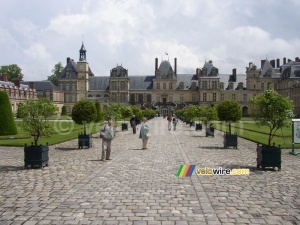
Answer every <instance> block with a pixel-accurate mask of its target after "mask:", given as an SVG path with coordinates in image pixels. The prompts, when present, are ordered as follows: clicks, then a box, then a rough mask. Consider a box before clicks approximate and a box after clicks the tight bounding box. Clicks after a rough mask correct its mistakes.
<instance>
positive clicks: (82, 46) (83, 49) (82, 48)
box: [80, 42, 86, 51]
mask: <svg viewBox="0 0 300 225" xmlns="http://www.w3.org/2000/svg"><path fill="white" fill-rule="evenodd" d="M80 51H86V50H85V47H84V44H83V42H82V45H81V48H80Z"/></svg>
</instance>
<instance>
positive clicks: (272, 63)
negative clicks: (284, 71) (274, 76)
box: [270, 59, 275, 68]
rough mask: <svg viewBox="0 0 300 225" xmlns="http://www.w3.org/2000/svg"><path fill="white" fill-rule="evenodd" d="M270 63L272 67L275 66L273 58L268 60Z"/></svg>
mask: <svg viewBox="0 0 300 225" xmlns="http://www.w3.org/2000/svg"><path fill="white" fill-rule="evenodd" d="M270 63H271V66H272V67H273V68H275V59H272V60H271V61H270Z"/></svg>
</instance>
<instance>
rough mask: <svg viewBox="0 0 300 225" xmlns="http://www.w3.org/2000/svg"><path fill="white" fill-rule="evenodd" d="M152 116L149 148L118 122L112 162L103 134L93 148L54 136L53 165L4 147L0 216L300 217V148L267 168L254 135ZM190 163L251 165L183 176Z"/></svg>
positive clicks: (141, 224) (195, 220)
mask: <svg viewBox="0 0 300 225" xmlns="http://www.w3.org/2000/svg"><path fill="white" fill-rule="evenodd" d="M149 124H150V126H151V128H152V130H151V134H152V137H151V138H150V140H149V144H148V148H149V149H148V150H141V147H142V143H141V140H139V139H138V134H136V135H134V134H132V131H131V129H130V130H129V131H124V132H117V137H116V139H114V141H113V144H112V158H113V160H111V161H107V162H101V161H100V160H99V159H100V155H101V140H100V139H98V138H97V134H94V139H93V142H94V143H93V147H92V148H90V149H87V148H84V149H80V150H79V149H77V140H72V141H68V142H65V143H62V144H58V145H55V146H51V147H50V152H49V157H50V160H49V164H50V165H49V167H45V168H44V169H24V161H23V160H24V152H23V148H11V147H0V224H26V225H33V224H120V225H121V224H136V225H150V224H153V225H155V224H164V225H173V224H174V225H175V224H176V225H185V224H194V225H201V224H300V158H299V157H300V156H292V155H289V153H288V152H289V150H283V153H282V161H283V162H282V170H281V171H280V172H277V171H272V170H266V171H262V170H260V169H256V144H254V143H252V142H249V141H247V140H244V139H241V138H239V145H238V149H237V150H236V149H223V139H222V133H220V132H219V133H216V135H215V137H214V138H212V137H205V132H204V130H203V131H195V128H194V127H191V128H190V127H189V126H188V125H186V124H184V123H182V122H179V124H178V126H177V131H168V130H167V121H166V120H165V119H162V118H155V119H153V120H151V121H149ZM137 133H139V130H138V132H137ZM181 164H187V165H189V164H193V165H196V168H203V167H210V168H218V167H223V168H248V169H250V171H251V174H250V175H244V176H242V175H236V176H226V175H223V176H213V175H211V176H209V175H206V176H203V175H199V176H198V175H196V174H193V175H192V177H190V178H187V177H182V178H178V177H176V173H177V171H178V169H179V167H180V165H181Z"/></svg>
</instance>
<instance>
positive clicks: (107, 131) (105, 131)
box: [100, 118, 116, 161]
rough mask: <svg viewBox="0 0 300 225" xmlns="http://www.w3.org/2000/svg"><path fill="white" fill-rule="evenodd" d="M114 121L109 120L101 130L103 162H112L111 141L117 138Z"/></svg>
mask: <svg viewBox="0 0 300 225" xmlns="http://www.w3.org/2000/svg"><path fill="white" fill-rule="evenodd" d="M113 122H114V120H113V119H112V118H109V119H108V123H107V124H106V125H104V126H103V127H102V128H101V130H100V138H102V155H101V161H105V159H106V160H111V158H110V153H111V141H112V140H113V139H114V138H115V133H116V131H115V128H114V126H113Z"/></svg>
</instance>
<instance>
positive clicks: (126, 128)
mask: <svg viewBox="0 0 300 225" xmlns="http://www.w3.org/2000/svg"><path fill="white" fill-rule="evenodd" d="M124 130H128V123H122V131H124Z"/></svg>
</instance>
